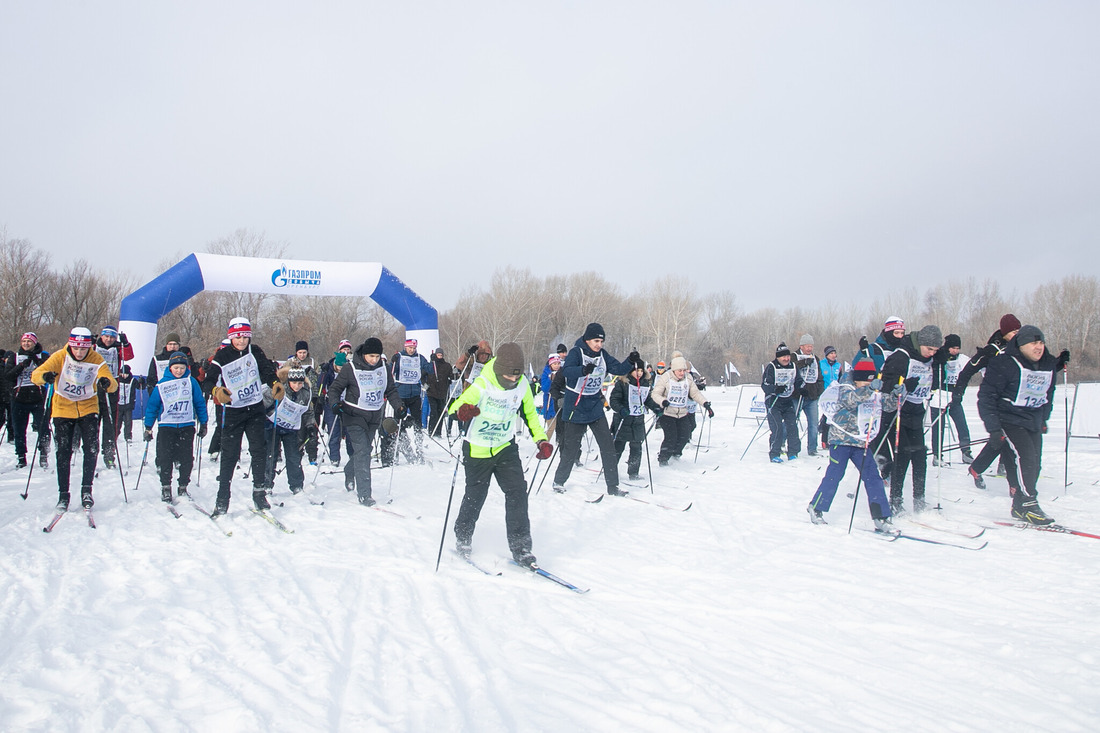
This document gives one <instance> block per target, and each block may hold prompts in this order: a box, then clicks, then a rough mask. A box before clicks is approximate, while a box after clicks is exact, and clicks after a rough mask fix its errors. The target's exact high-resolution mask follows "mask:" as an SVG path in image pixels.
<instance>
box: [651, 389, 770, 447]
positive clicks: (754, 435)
mask: <svg viewBox="0 0 1100 733" xmlns="http://www.w3.org/2000/svg"><path fill="white" fill-rule="evenodd" d="M778 401H779V393H778V392H776V393H775V395H774V396H773V398H772V403H771V404H770V405H768V414H771V411H772V408H773V407H775V403H776V402H778ZM654 424H655V425H656V423H654ZM762 427H764V420H761V421H760V422H759V423H757V425H756V432H755V433H753V434H752V440H750V441H749V444H748V445H746V446H745V450H744V452H743V453H742V454H741V457H740V458H738V459H737V460H739V461H743V460H745V454H747V453H748V452H749V448H751V447H752V444H753V443H755V442H756V436H757V435H759V434H760V428H762Z"/></svg>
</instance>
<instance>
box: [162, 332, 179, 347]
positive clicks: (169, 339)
mask: <svg viewBox="0 0 1100 733" xmlns="http://www.w3.org/2000/svg"><path fill="white" fill-rule="evenodd" d="M173 341H175V342H176V343H177V344H178V343H180V335H179V334H178V333H176V332H175V331H173V332H172V333H170V334H168V335H167V336H165V337H164V343H166V344H169V343H171V342H173Z"/></svg>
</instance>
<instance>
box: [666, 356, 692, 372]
mask: <svg viewBox="0 0 1100 733" xmlns="http://www.w3.org/2000/svg"><path fill="white" fill-rule="evenodd" d="M669 368H671V369H672V371H676V370H677V369H684V370H686V369H687V368H688V362H687V359H685V358H684V357H682V356H677V357H675V358H674V359H673V360H672V364H671V365H670V367H669Z"/></svg>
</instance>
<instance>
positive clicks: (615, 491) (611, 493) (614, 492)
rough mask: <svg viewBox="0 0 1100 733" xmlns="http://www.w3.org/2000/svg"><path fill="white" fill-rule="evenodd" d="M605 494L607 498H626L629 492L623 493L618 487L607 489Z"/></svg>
mask: <svg viewBox="0 0 1100 733" xmlns="http://www.w3.org/2000/svg"><path fill="white" fill-rule="evenodd" d="M607 493H608V495H609V496H626V495H627V494H629V493H630V492H629V491H623V490H622V489H620V488H619V487H618V486H612V487H611V488H609V489H608V490H607Z"/></svg>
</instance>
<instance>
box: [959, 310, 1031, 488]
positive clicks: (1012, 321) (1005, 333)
mask: <svg viewBox="0 0 1100 733" xmlns="http://www.w3.org/2000/svg"><path fill="white" fill-rule="evenodd" d="M1020 325H1021V324H1020V319H1019V318H1017V317H1016V316H1015V315H1013V314H1012V313H1005V314H1004V315H1003V316H1001V320H1000V322H998V324H997V330H996V331H994V332H993V334H992V335H991V336H990V337H989V340H988V341H987V342H986V344H985V346H983V347H981V348H980V349H977V350H976V351H975V352H974V356H973V358H972V359H970V361H969V362H967V364H966V366H964V367H963V368H962V371H961V372H959V379H958V381H957V382H956V383H955V390H954V392H952V395H951V396H952V398H953V399H954V400H955V401H957V402H958V403H959V404H960V405H962V399H963V395H965V394H966V388H967V387H968V386H969V385H970V380H971V379H973V378H974V375H975V374H977V373H979V372H981V371H983V370H984V369H985V367H986V365H987V364H988V363H989V361H990V359H992V358H993V357H995V356H998V355H1000V354H1003V353H1004V351H1005V349H1006V348H1008V344H1009V342H1010V341H1012V339H1013V338H1015V336H1016V334H1017V333H1018V332H1019V330H1020ZM1000 455H1001V449H1000V446H997V445H995V444H993V442H992V441H988V440H987V441H986V443H985V445H983V446H982V449H981V450H980V451H978V455H977V456H975V457H974V460H973V461H971V463H970V468H969V469H968V472H969V473H970V478H972V479H973V480H974V486H976V487H977V488H979V489H984V488H985V479H984V478H982V474H983V473H985V471H986V469H987V468H989V467H990V466H991V465H993V461H995V460H996V459H997V458H999V457H1000ZM998 473H1000V472H999V471H998ZM1008 488H1009V491H1013V490H1016V489H1018V488H1019V487H1017V486H1013V485H1012V483H1011V482H1010V483H1009V487H1008Z"/></svg>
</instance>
